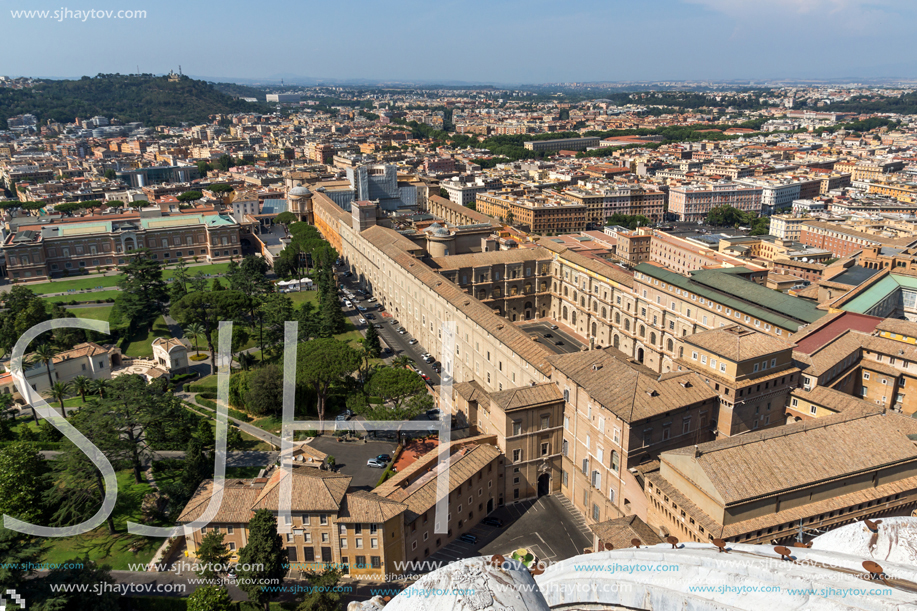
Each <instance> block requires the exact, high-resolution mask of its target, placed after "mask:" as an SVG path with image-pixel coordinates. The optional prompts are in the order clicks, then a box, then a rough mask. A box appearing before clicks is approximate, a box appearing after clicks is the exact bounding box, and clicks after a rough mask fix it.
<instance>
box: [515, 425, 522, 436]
mask: <svg viewBox="0 0 917 611" xmlns="http://www.w3.org/2000/svg"><path fill="white" fill-rule="evenodd" d="M521 434H522V423H521V422H513V435H521Z"/></svg>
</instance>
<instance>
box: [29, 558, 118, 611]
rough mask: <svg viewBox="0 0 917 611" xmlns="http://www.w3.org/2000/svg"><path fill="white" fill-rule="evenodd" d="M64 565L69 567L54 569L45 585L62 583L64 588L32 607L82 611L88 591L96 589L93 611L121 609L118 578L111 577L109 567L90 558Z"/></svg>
mask: <svg viewBox="0 0 917 611" xmlns="http://www.w3.org/2000/svg"><path fill="white" fill-rule="evenodd" d="M64 566H65V567H67V568H55V569H51V571H49V572H48V574H47V576H46V577H45V578H44V579H43V581H44V582H45V583H48V584H55V585H56V584H61V586H62V587H60V588H58V589H57V590H56V591H51V592H48V594H47V596H48V598H47V599H45V600H44V601H42V602H41V603H39V605H37V606H35V607H32V606H31V605H30V608H36V609H47V610H48V611H52V610H54V611H58V610H59V611H79V610H81V609H85V608H86V602H87V596H86V594H85V592H93V591H94V590H93V589H94V588H99V591H98V592H96V593H95V594H96V595H94V596H93V597H92V609H93V611H118V610H119V609H120V603H119V602H118V601H119V598H120V595H119V594H118V592H116V591H114V588H112V587H111V586H113V585H114V583H115V579H114V578H113V577H112V576H111V570H110V569H109V567H107V566H99V565H98V564H97V563H95V562H94V561H92V560H90V559H89V558H88V557H85V558H80V559H74V561H73V562H72V563H67V564H65V565H64ZM100 586H109V587H100ZM30 602H31V601H30Z"/></svg>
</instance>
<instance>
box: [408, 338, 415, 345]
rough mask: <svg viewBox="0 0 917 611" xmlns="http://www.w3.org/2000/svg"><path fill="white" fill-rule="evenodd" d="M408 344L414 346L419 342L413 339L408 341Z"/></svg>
mask: <svg viewBox="0 0 917 611" xmlns="http://www.w3.org/2000/svg"><path fill="white" fill-rule="evenodd" d="M408 343H409V344H410V345H412V346H413V345H414V344H416V343H417V340H416V339H414V338H413V337H412V338H411V339H409V340H408Z"/></svg>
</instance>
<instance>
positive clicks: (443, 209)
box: [426, 189, 500, 227]
mask: <svg viewBox="0 0 917 611" xmlns="http://www.w3.org/2000/svg"><path fill="white" fill-rule="evenodd" d="M447 190H448V189H447ZM426 209H427V212H428V213H429V214H432V215H433V216H435V217H438V218H441V219H443V220H444V221H446V222H447V223H449V224H450V225H481V224H485V223H487V224H490V225H493V226H494V227H499V226H500V223H499V221H497V220H496V219H494V218H492V217H490V216H488V215H486V214H483V213H482V212H478V211H477V210H473V209H472V208H468V207H467V205H466V204H465V203H457V202H456V201H455V200H452V199H446V198H445V197H440V196H439V195H431V196H430V197H429V198H427V202H426Z"/></svg>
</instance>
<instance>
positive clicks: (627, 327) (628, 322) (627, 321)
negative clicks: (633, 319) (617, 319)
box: [624, 318, 630, 331]
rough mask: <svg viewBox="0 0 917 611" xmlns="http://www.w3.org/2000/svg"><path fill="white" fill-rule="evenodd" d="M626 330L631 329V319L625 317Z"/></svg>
mask: <svg viewBox="0 0 917 611" xmlns="http://www.w3.org/2000/svg"><path fill="white" fill-rule="evenodd" d="M624 330H625V331H630V319H629V318H625V319H624Z"/></svg>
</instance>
